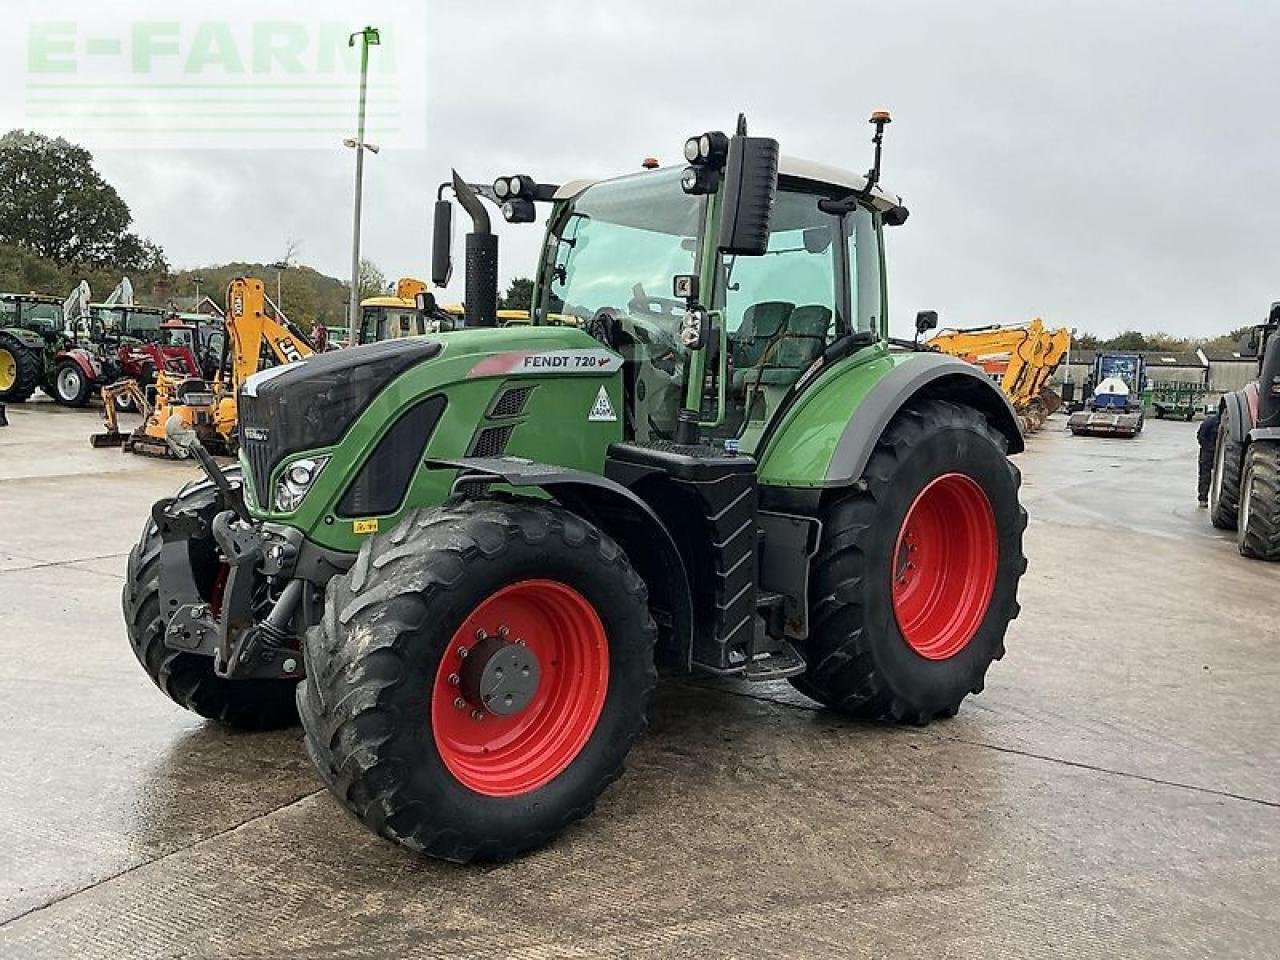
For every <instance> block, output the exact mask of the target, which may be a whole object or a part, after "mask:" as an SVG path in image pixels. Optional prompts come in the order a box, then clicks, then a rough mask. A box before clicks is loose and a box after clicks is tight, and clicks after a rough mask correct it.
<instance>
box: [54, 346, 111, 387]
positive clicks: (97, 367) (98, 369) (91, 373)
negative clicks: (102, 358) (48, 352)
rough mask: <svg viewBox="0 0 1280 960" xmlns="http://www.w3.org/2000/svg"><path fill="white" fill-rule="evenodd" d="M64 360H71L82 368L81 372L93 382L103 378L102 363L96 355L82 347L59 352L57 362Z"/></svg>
mask: <svg viewBox="0 0 1280 960" xmlns="http://www.w3.org/2000/svg"><path fill="white" fill-rule="evenodd" d="M64 360H70V361H71V362H72V363H74V364H75V365H76V366H78V367H79V368H80V372H81V373H83V374H84V375H85V377H87V378H88V379H89V380H90V381H91V382H92V381H97V380H101V379H102V365H101V364H99V363H98V360H97V358H96V357H94V356H93V354H91V353H89V351H88V350H85V349H83V348H81V347H76V348H75V349H73V350H64V351H63V352H62V353H59V354H58V357H57V362H58V363H62V361H64Z"/></svg>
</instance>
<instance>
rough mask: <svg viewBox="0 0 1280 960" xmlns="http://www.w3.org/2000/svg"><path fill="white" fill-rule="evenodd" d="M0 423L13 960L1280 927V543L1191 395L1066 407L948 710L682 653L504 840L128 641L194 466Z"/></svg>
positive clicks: (38, 412) (471, 952)
mask: <svg viewBox="0 0 1280 960" xmlns="http://www.w3.org/2000/svg"><path fill="white" fill-rule="evenodd" d="M9 417H10V422H11V426H10V427H8V428H0V956H2V957H4V958H15V960H16V958H26V957H76V958H95V957H103V958H113V960H114V958H123V957H146V958H157V957H220V958H221V957H236V958H248V957H264V958H266V957H273V958H274V957H320V956H323V957H407V956H420V957H438V956H439V957H443V956H450V957H484V958H489V960H491V958H494V957H549V956H570V957H613V956H627V957H631V958H635V957H650V956H653V957H658V956H662V957H667V956H675V957H718V956H743V957H746V956H753V957H754V956H759V957H777V956H796V957H831V956H859V957H908V956H911V957H917V956H923V957H930V958H942V957H983V958H990V957H1001V958H1004V957H1046V958H1048V957H1053V958H1057V957H1064V956H1072V957H1074V956H1080V957H1259V958H1273V957H1275V956H1277V955H1280V772H1278V771H1280V740H1278V738H1277V732H1278V731H1280V698H1278V697H1277V695H1276V691H1277V689H1280V667H1278V666H1277V663H1278V662H1280V655H1278V654H1280V631H1278V630H1277V627H1276V606H1275V603H1274V599H1275V597H1276V588H1277V584H1278V582H1280V581H1278V580H1277V577H1278V576H1280V570H1278V569H1277V568H1276V567H1269V566H1266V565H1262V564H1258V563H1255V562H1251V561H1246V560H1244V559H1242V558H1240V557H1239V556H1238V555H1237V554H1236V552H1235V548H1234V544H1233V543H1232V542H1230V541H1229V540H1227V539H1225V538H1223V537H1221V536H1219V535H1216V534H1215V533H1213V532H1212V531H1211V530H1210V528H1209V526H1208V521H1207V519H1206V517H1205V515H1204V512H1203V511H1200V510H1198V509H1197V508H1196V505H1195V499H1194V469H1195V467H1194V465H1195V459H1194V446H1195V445H1194V425H1188V424H1181V423H1177V424H1175V423H1164V422H1152V423H1150V424H1149V425H1148V429H1147V430H1146V432H1144V433H1143V435H1142V436H1141V437H1140V438H1139V439H1138V440H1136V441H1124V440H1104V439H1086V438H1079V439H1077V438H1072V437H1070V436H1068V435H1066V434H1064V433H1063V432H1061V422H1060V421H1058V422H1051V423H1050V426H1049V428H1048V429H1047V430H1046V431H1045V432H1043V433H1041V434H1039V435H1037V436H1036V437H1034V438H1033V439H1032V441H1031V444H1030V450H1029V452H1028V453H1027V454H1026V455H1025V456H1024V457H1022V458H1020V459H1021V466H1022V469H1023V472H1024V476H1025V479H1026V482H1025V486H1024V499H1025V503H1026V505H1027V508H1028V510H1029V511H1030V514H1031V525H1030V527H1029V529H1028V531H1027V553H1028V555H1029V556H1030V560H1031V566H1030V569H1029V571H1028V573H1027V576H1026V577H1025V579H1024V580H1023V586H1022V591H1021V598H1022V603H1023V614H1022V617H1021V618H1020V619H1019V620H1018V621H1017V622H1016V624H1015V626H1014V628H1013V630H1012V634H1011V637H1010V640H1009V644H1008V648H1009V655H1008V657H1007V658H1006V659H1005V660H1004V661H1003V662H1002V663H1000V664H997V665H996V666H995V667H994V668H993V670H992V672H991V673H990V675H989V678H988V683H987V689H986V692H985V693H984V694H982V696H980V697H977V698H973V699H970V700H969V701H967V702H966V705H965V707H964V708H963V709H962V710H961V713H960V715H959V717H957V718H956V719H955V720H952V721H949V722H946V723H942V724H936V725H934V726H932V727H929V728H927V729H924V730H917V729H886V728H880V727H873V726H868V725H862V724H856V723H850V722H848V721H845V720H843V719H841V718H839V717H836V716H834V715H831V714H829V713H826V712H823V711H821V710H819V709H817V708H816V707H815V706H814V705H812V704H811V703H809V702H808V701H805V700H804V699H803V698H802V697H799V696H798V695H796V694H793V693H792V692H791V691H790V688H789V687H787V686H786V685H785V684H775V685H763V686H760V685H757V686H751V685H746V684H721V685H716V684H710V683H704V682H701V681H698V682H671V681H668V682H665V683H664V685H663V686H662V688H661V691H660V694H659V696H658V697H657V699H656V702H655V704H654V708H653V712H652V730H651V733H650V734H649V736H648V737H647V738H646V739H645V740H644V741H643V742H642V743H641V745H640V746H639V747H638V748H637V750H636V751H635V753H634V754H633V757H632V762H631V764H630V770H629V772H628V774H627V775H626V776H625V777H624V778H623V779H622V780H621V781H620V782H619V783H617V784H615V785H614V786H613V787H612V788H611V789H610V790H609V792H608V793H607V794H606V795H605V797H604V799H603V801H602V803H601V804H600V807H599V809H598V811H597V813H596V814H595V816H594V817H592V818H590V819H589V820H588V821H587V822H585V823H583V824H581V825H579V826H578V827H576V828H575V829H573V830H571V831H570V832H569V833H568V834H567V835H565V836H564V837H563V838H562V839H561V840H560V841H558V842H557V843H555V844H554V845H553V846H552V847H550V848H549V849H547V850H544V851H542V852H539V853H536V854H534V855H532V856H530V857H527V858H526V859H524V860H521V861H519V862H517V863H514V864H509V865H505V866H500V867H471V868H459V867H456V866H449V865H446V864H441V863H435V862H428V861H422V860H418V859H415V858H414V857H412V856H410V855H408V854H406V853H405V852H403V851H401V850H399V849H396V848H394V847H392V846H390V845H388V844H386V843H384V842H382V841H380V840H378V839H376V838H375V837H373V836H371V835H369V834H367V833H366V832H365V831H364V830H363V828H361V827H359V826H358V825H357V824H356V823H355V822H354V821H352V820H351V819H349V818H348V817H347V816H346V815H345V814H344V813H343V812H342V811H341V810H340V809H339V808H338V806H337V805H336V803H335V802H333V801H332V800H331V799H330V798H329V797H328V795H327V794H325V793H324V792H323V791H322V790H321V789H320V784H319V782H318V780H317V779H316V777H315V776H314V775H313V773H312V771H311V769H310V767H309V765H308V762H307V760H306V758H305V756H304V754H303V751H302V747H301V744H300V741H299V736H298V734H297V732H296V731H295V732H286V733H282V734H269V735H253V736H249V735H237V734H233V733H229V732H226V731H224V730H221V729H219V728H217V727H215V726H212V725H208V724H205V723H203V722H201V721H199V720H198V719H197V718H195V717H194V716H192V715H190V714H187V713H184V712H183V711H182V710H180V709H179V708H177V707H175V706H173V705H172V704H171V703H170V702H169V701H167V700H166V699H165V698H164V697H163V696H162V695H161V694H160V693H159V692H158V691H157V690H156V689H155V688H154V687H153V686H152V685H151V682H150V681H149V680H148V679H147V678H146V677H145V676H144V675H143V673H142V671H141V670H140V668H139V667H138V665H137V663H136V662H135V661H134V659H133V656H132V654H131V653H130V652H129V649H128V646H127V642H126V640H125V637H124V632H123V626H122V623H121V619H120V613H119V602H118V601H119V593H120V588H121V585H122V582H123V581H122V573H123V568H124V558H125V554H126V553H127V551H128V549H129V546H130V545H131V543H132V542H133V541H134V539H135V538H136V537H137V535H138V532H139V530H140V529H141V526H142V523H143V519H144V517H145V514H146V510H147V507H148V505H149V504H150V503H151V501H152V500H154V499H155V498H157V497H159V496H163V495H166V494H168V493H170V492H172V490H173V489H175V488H176V487H177V486H178V485H179V484H180V483H181V482H182V481H183V480H184V479H185V478H186V477H188V476H190V475H191V473H192V468H190V467H188V466H185V465H181V464H172V463H159V462H156V461H151V460H144V459H142V458H138V457H130V456H125V455H122V454H120V453H118V452H115V451H109V450H100V451H95V450H91V449H90V448H89V446H88V442H87V439H86V438H87V435H88V434H89V433H90V432H91V431H92V430H94V429H95V428H96V425H97V421H96V416H95V414H93V413H92V412H77V411H66V410H61V409H58V408H55V407H54V406H53V405H52V404H49V403H36V404H28V405H26V406H23V407H10V411H9Z"/></svg>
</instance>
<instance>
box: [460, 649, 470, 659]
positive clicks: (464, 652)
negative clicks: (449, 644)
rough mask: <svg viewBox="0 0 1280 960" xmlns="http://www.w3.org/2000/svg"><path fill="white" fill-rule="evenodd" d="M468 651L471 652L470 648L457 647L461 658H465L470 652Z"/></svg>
mask: <svg viewBox="0 0 1280 960" xmlns="http://www.w3.org/2000/svg"><path fill="white" fill-rule="evenodd" d="M470 652H471V651H470V650H468V649H467V648H466V647H459V648H458V656H459V657H461V658H462V659H463V660H465V659H467V654H468V653H470Z"/></svg>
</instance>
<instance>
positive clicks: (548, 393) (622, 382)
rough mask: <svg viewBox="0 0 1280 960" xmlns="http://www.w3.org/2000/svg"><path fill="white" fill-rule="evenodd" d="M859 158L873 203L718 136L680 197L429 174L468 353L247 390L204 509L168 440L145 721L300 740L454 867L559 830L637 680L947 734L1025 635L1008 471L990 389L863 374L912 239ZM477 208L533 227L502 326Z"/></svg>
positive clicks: (613, 745) (695, 142)
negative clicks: (514, 318) (692, 677)
mask: <svg viewBox="0 0 1280 960" xmlns="http://www.w3.org/2000/svg"><path fill="white" fill-rule="evenodd" d="M873 122H875V123H876V137H875V142H876V161H875V164H874V166H873V167H872V169H871V170H870V171H869V172H868V174H867V175H866V176H859V175H857V174H853V173H849V172H846V171H843V170H839V169H836V168H834V167H829V166H824V165H821V164H817V163H810V162H806V161H801V160H793V159H788V158H785V157H780V156H779V152H778V144H777V142H776V141H775V140H771V139H767V138H762V137H751V136H747V135H746V131H745V123H743V122H742V121H740V123H739V128H738V133H737V134H736V135H734V136H732V137H730V136H726V135H725V134H722V133H709V134H706V135H703V136H701V137H694V138H692V139H690V140H689V142H688V143H687V144H686V147H685V154H686V157H687V158H688V160H689V165H688V167H686V168H683V169H681V168H666V169H658V170H653V171H647V172H642V173H636V174H634V175H631V176H624V177H620V178H618V179H612V180H605V181H601V182H597V183H589V182H585V181H577V182H573V183H567V184H564V185H561V186H556V185H550V184H541V183H536V182H534V181H533V180H531V179H530V178H528V177H525V176H514V177H503V178H500V179H499V180H498V181H496V182H495V183H494V184H493V186H492V187H491V188H490V187H485V188H477V187H473V186H470V185H468V184H466V183H465V182H463V181H462V180H461V179H460V178H458V177H457V176H456V175H455V177H454V181H453V184H452V185H451V186H452V189H453V193H454V197H455V199H456V201H457V202H458V203H460V204H461V205H462V207H463V208H464V209H465V210H466V211H467V213H468V214H469V215H470V217H471V220H472V223H473V229H472V232H471V233H469V234H468V236H467V238H466V265H467V275H466V311H465V319H464V322H463V323H462V325H461V326H459V327H458V328H457V329H454V330H448V331H445V332H441V333H438V334H432V335H428V336H425V337H416V338H407V339H401V340H395V341H391V342H385V343H377V344H370V345H367V346H361V347H355V348H352V349H348V350H342V351H338V352H334V353H326V354H321V355H317V356H315V357H313V358H310V359H308V360H306V361H303V362H300V363H295V364H289V365H286V366H281V367H277V368H275V369H272V370H268V371H264V372H262V373H259V374H258V375H256V376H255V377H253V378H252V379H250V380H249V381H248V382H247V384H246V385H245V386H244V388H243V390H242V393H241V396H240V400H239V403H240V406H239V415H240V432H241V453H240V464H239V466H238V467H233V468H230V469H228V470H226V471H225V472H224V471H220V470H219V469H217V467H216V466H215V465H214V464H213V461H212V460H210V459H209V458H208V456H207V454H206V453H205V452H204V451H203V450H202V449H201V448H200V447H199V445H198V444H196V443H193V442H192V439H191V437H190V436H189V435H184V434H183V432H182V430H181V428H180V426H179V425H178V424H176V423H171V424H170V427H169V434H170V442H171V443H173V444H174V445H175V446H178V447H182V448H185V449H186V450H188V451H189V452H191V453H193V454H194V455H195V456H196V457H197V458H198V459H199V460H200V462H201V463H202V464H203V465H204V467H205V470H206V472H207V474H208V479H207V480H202V481H200V482H196V483H192V484H189V485H188V486H186V487H185V488H183V489H182V490H181V491H180V492H179V493H178V495H177V496H176V497H175V498H173V499H168V500H163V501H161V502H159V503H157V504H156V505H155V507H154V509H153V512H152V522H151V523H150V524H149V525H148V526H147V529H146V530H145V532H144V534H143V537H142V541H141V542H140V543H139V544H138V545H137V547H135V548H134V550H133V552H132V554H131V556H130V558H129V567H128V582H127V584H126V585H125V588H124V613H125V617H126V620H127V621H128V629H129V634H130V638H131V640H132V643H133V647H134V650H135V652H136V653H137V656H138V659H139V660H140V661H141V662H142V664H143V666H144V667H145V668H146V670H147V672H148V673H149V674H150V675H151V677H152V678H153V679H154V680H155V682H156V683H157V685H159V687H160V688H161V689H162V690H163V691H164V692H165V693H167V694H168V695H169V696H170V697H172V698H173V699H174V700H175V701H177V702H178V703H180V704H181V705H183V706H184V707H187V708H188V709H191V710H193V711H195V712H196V713H198V714H200V715H202V716H205V717H210V718H215V719H218V720H222V721H225V722H227V723H230V724H233V725H236V726H240V727H248V728H264V727H271V726H276V725H281V724H288V723H291V722H293V721H294V720H295V719H296V718H297V716H298V714H299V713H300V714H301V719H302V723H303V726H304V729H305V734H306V744H307V748H308V750H309V752H310V754H311V756H312V759H313V760H314V761H315V764H316V766H317V767H318V768H319V770H320V773H321V775H322V776H323V777H324V779H325V781H326V782H327V783H328V785H329V787H330V789H331V790H332V792H333V793H334V795H335V796H337V797H338V799H339V800H340V801H341V802H342V803H343V804H344V805H345V806H346V807H347V808H348V809H349V810H350V811H351V812H352V813H353V814H354V815H355V816H356V817H358V818H359V819H360V820H361V821H363V822H364V823H365V824H367V825H368V826H369V827H370V828H371V829H373V830H375V831H377V832H378V833H379V834H381V835H383V836H384V837H388V838H390V839H392V840H394V841H396V842H398V843H401V844H403V845H405V846H407V847H410V848H412V849H414V850H418V851H422V852H425V853H428V854H431V855H433V856H438V857H443V858H447V859H450V860H457V861H466V860H471V859H485V860H495V859H504V858H508V857H512V856H515V855H517V854H519V853H521V852H522V851H525V850H527V849H530V848H532V847H535V846H538V845H539V844H542V843H544V842H546V841H547V840H549V839H550V838H552V837H554V836H555V835H556V834H557V833H558V832H559V831H560V830H562V829H563V828H564V827H565V826H566V825H568V824H569V823H571V822H573V821H575V820H577V819H579V818H581V817H583V816H585V815H586V814H587V813H588V812H589V811H590V810H591V809H592V807H593V805H594V803H595V801H596V798H597V797H598V796H599V794H600V793H601V791H602V790H603V789H604V788H605V787H606V786H607V785H608V784H609V783H610V782H611V781H613V780H614V779H615V778H616V777H618V775H619V774H620V773H621V771H622V766H623V760H624V758H625V757H626V755H627V752H628V751H629V750H630V749H631V747H632V745H633V744H634V743H635V741H636V739H637V737H639V736H640V734H641V732H642V731H643V729H644V727H645V710H646V704H647V702H648V699H649V695H650V692H651V691H652V689H653V687H654V683H655V680H656V677H657V673H656V668H657V667H662V668H664V669H665V670H669V671H673V672H676V673H694V674H703V675H711V676H716V677H725V676H736V677H740V678H743V679H745V680H749V681H769V680H776V679H783V678H786V679H790V680H791V682H792V683H794V684H795V685H796V686H797V687H798V688H799V689H800V690H802V691H803V692H804V693H805V694H807V695H808V696H810V697H812V698H814V699H815V700H817V701H819V702H821V703H823V704H825V705H827V706H828V707H830V708H831V709H833V710H838V711H841V712H844V713H847V714H849V715H852V716H857V717H865V718H871V719H875V720H882V721H900V722H907V723H926V722H928V721H930V720H932V719H934V718H936V717H949V716H952V715H954V714H955V712H956V711H957V709H958V708H959V706H960V703H961V701H962V700H964V698H965V697H966V696H967V695H968V694H970V693H975V692H978V691H980V690H981V689H982V686H983V679H984V675H985V674H986V672H987V668H988V667H989V666H990V664H991V662H992V661H993V660H995V659H998V658H999V657H1001V656H1002V655H1003V653H1004V638H1005V631H1006V628H1007V627H1008V624H1009V621H1010V620H1011V619H1012V618H1013V617H1014V616H1016V615H1017V612H1018V604H1017V600H1016V593H1017V587H1018V581H1019V578H1020V577H1021V575H1022V573H1023V571H1024V569H1025V566H1026V561H1025V559H1024V557H1023V554H1022V535H1023V529H1024V527H1025V523H1026V515H1025V513H1024V511H1023V510H1022V509H1021V507H1020V506H1019V502H1018V483H1019V478H1018V472H1017V470H1016V469H1015V468H1014V467H1013V466H1012V465H1011V464H1010V462H1009V460H1008V459H1007V457H1006V454H1008V453H1015V452H1018V451H1020V450H1021V449H1022V439H1021V434H1020V433H1019V430H1018V421H1017V417H1016V416H1015V414H1014V411H1013V410H1012V409H1011V408H1010V406H1009V404H1008V403H1007V402H1006V401H1005V399H1004V397H1003V396H1002V394H1001V393H1000V392H999V390H997V389H996V388H995V387H994V385H992V384H991V383H990V382H989V381H987V380H986V379H985V378H984V377H983V375H982V373H981V371H979V370H977V369H976V368H975V367H973V366H971V365H969V364H966V363H964V362H962V361H960V360H957V359H954V358H951V357H947V356H943V355H940V354H937V353H933V352H924V351H916V350H914V349H913V348H912V344H911V343H910V342H908V343H905V344H898V343H896V342H894V343H891V341H890V340H889V339H888V336H887V330H888V324H887V321H886V293H885V282H884V266H883V258H882V248H883V245H882V228H883V227H884V226H885V225H895V224H900V223H902V222H903V221H904V220H905V219H906V209H905V208H904V207H903V206H902V205H901V203H900V202H899V200H898V199H897V198H896V197H894V196H893V195H891V194H889V193H887V192H886V191H885V190H884V189H882V188H881V187H880V186H879V185H878V182H877V181H878V179H879V154H880V148H879V141H880V136H881V133H882V130H883V126H884V124H885V123H887V122H888V116H887V114H882V115H877V116H876V117H875V118H873ZM443 189H445V188H442V190H443ZM481 196H485V197H488V198H489V199H490V200H496V201H497V202H498V205H499V206H500V207H501V209H502V211H503V214H504V216H505V217H506V219H507V220H508V221H510V222H513V223H520V222H529V221H531V220H533V219H534V218H535V209H536V207H535V205H537V204H543V203H545V204H547V205H548V217H549V219H548V224H547V232H546V240H545V244H544V247H543V250H542V255H541V258H540V261H539V267H538V273H537V279H536V289H535V296H534V309H533V311H532V317H531V322H530V323H529V324H527V325H523V324H522V325H519V326H510V327H498V326H497V325H496V301H497V238H496V237H495V236H494V235H493V234H492V233H491V231H490V227H489V217H488V214H487V212H486V207H485V204H484V203H482V202H481ZM451 209H452V207H451V206H450V201H449V200H447V199H441V200H439V201H438V204H437V214H436V216H437V223H436V237H437V245H436V249H435V256H434V262H433V271H432V272H433V278H434V279H435V281H436V282H437V283H442V282H444V280H445V278H446V277H447V275H448V272H449V270H448V267H449V251H448V246H447V244H448V237H449V235H450V229H449V227H450V222H449V217H450V210H451ZM420 297H421V299H422V301H423V305H424V308H426V307H427V306H429V300H430V298H429V295H426V294H423V295H420ZM923 316H924V317H925V321H924V322H922V323H921V325H922V326H927V318H928V314H925V315H923ZM299 681H301V682H299ZM295 693H296V699H295Z"/></svg>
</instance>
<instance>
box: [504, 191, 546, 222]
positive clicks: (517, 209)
mask: <svg viewBox="0 0 1280 960" xmlns="http://www.w3.org/2000/svg"><path fill="white" fill-rule="evenodd" d="M495 192H496V191H495ZM537 216H538V214H537V211H536V210H535V209H534V206H533V201H532V200H526V199H525V198H524V197H510V198H509V199H507V200H504V201H503V202H502V219H504V220H506V221H507V223H533V221H534V220H536V219H537Z"/></svg>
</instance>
